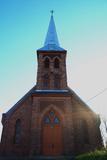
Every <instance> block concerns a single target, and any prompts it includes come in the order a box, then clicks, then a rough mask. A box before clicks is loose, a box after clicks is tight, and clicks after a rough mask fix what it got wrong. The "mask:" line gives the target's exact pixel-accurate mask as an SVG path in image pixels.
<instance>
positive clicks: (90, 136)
mask: <svg viewBox="0 0 107 160" xmlns="http://www.w3.org/2000/svg"><path fill="white" fill-rule="evenodd" d="M72 105H73V122H74V132H75V134H74V135H75V136H74V144H75V147H74V148H75V153H77V154H79V153H84V152H88V151H92V150H95V149H97V148H101V147H102V137H101V132H100V120H99V118H98V116H97V115H96V114H95V113H94V112H92V111H91V110H90V111H89V110H87V106H85V105H84V104H81V103H80V102H79V101H78V100H75V99H72ZM83 123H85V126H83ZM84 127H85V128H84Z"/></svg>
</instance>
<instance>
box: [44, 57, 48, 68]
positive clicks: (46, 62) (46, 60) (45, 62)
mask: <svg viewBox="0 0 107 160" xmlns="http://www.w3.org/2000/svg"><path fill="white" fill-rule="evenodd" d="M44 67H45V68H49V58H48V57H47V58H46V59H45V61H44Z"/></svg>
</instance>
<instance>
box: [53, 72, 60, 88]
mask: <svg viewBox="0 0 107 160" xmlns="http://www.w3.org/2000/svg"><path fill="white" fill-rule="evenodd" d="M54 88H55V89H60V76H59V75H58V74H56V75H54Z"/></svg>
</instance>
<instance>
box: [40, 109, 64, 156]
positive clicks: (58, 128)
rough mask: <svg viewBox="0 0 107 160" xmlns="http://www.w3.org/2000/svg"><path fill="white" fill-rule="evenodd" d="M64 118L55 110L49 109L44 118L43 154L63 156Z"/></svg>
mask: <svg viewBox="0 0 107 160" xmlns="http://www.w3.org/2000/svg"><path fill="white" fill-rule="evenodd" d="M62 135H63V134H62V117H61V115H60V114H59V113H58V112H57V110H55V109H54V108H52V107H51V108H49V110H47V111H46V112H45V114H44V115H43V117H42V146H41V150H42V154H43V155H47V156H56V155H62V152H63V141H62V140H63V138H62Z"/></svg>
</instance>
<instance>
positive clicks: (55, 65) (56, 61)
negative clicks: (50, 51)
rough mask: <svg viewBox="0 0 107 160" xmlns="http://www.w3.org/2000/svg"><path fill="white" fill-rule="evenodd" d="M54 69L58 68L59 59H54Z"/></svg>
mask: <svg viewBox="0 0 107 160" xmlns="http://www.w3.org/2000/svg"><path fill="white" fill-rule="evenodd" d="M54 68H59V59H58V58H55V61H54Z"/></svg>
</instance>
